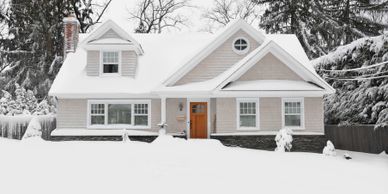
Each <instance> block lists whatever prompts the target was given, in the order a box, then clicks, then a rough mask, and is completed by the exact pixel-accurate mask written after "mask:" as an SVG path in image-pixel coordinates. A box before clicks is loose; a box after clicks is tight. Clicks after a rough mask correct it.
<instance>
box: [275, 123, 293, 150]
mask: <svg viewBox="0 0 388 194" xmlns="http://www.w3.org/2000/svg"><path fill="white" fill-rule="evenodd" d="M275 141H276V146H277V147H276V148H275V151H277V152H285V151H286V150H287V151H290V150H291V148H292V130H291V129H287V128H285V129H280V130H279V132H278V133H277V134H276V137H275Z"/></svg>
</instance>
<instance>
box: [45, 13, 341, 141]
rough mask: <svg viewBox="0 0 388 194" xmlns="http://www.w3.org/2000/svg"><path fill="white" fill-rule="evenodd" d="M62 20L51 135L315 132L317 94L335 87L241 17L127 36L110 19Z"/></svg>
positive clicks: (291, 44)
mask: <svg viewBox="0 0 388 194" xmlns="http://www.w3.org/2000/svg"><path fill="white" fill-rule="evenodd" d="M64 23H65V24H64V25H65V28H64V29H65V52H66V59H65V61H64V64H63V66H62V68H61V69H60V71H59V73H58V75H57V77H56V79H55V81H54V82H53V85H52V87H51V89H50V92H49V94H50V95H51V96H55V97H56V98H57V99H58V112H57V128H56V129H55V130H54V131H53V132H52V135H53V136H57V137H59V136H61V137H66V136H72V137H77V136H99V137H103V136H119V135H121V134H122V131H123V129H127V130H128V133H129V135H130V136H155V135H157V132H158V131H159V129H160V127H161V126H162V127H163V126H164V127H165V129H166V131H167V133H169V134H173V135H177V136H179V135H181V136H187V138H215V137H221V136H225V137H232V138H233V137H238V138H240V139H241V138H242V139H244V138H243V137H245V136H250V137H252V136H265V135H274V134H275V133H276V132H277V131H278V130H279V129H281V128H292V129H293V130H294V133H295V134H297V135H307V136H309V135H310V136H311V135H318V136H319V135H323V134H324V118H323V117H324V110H323V95H325V94H330V93H333V92H334V89H333V88H332V87H331V86H330V85H329V84H327V83H326V82H325V81H324V80H323V79H322V78H321V77H320V76H319V75H318V74H317V73H316V72H315V70H314V68H313V67H312V66H311V64H310V61H309V59H308V58H307V56H306V54H305V52H304V50H303V48H302V46H301V44H300V43H299V41H298V39H297V38H296V36H295V35H291V34H264V33H262V32H260V31H257V30H256V29H254V28H253V27H252V26H250V25H249V24H247V23H245V22H244V21H243V20H236V21H233V22H231V23H230V24H228V25H227V26H226V27H225V28H224V29H222V30H221V31H220V32H218V33H217V34H208V33H199V32H198V33H181V34H134V33H130V32H128V31H126V30H125V29H123V28H122V27H120V26H119V25H118V24H116V23H115V22H114V21H112V20H108V21H106V22H104V23H103V24H101V25H100V26H99V27H98V28H96V29H95V30H94V31H92V32H91V33H89V34H78V22H77V20H76V19H75V18H72V17H71V16H70V17H68V18H65V20H64ZM160 124H161V125H160ZM164 124H166V125H164Z"/></svg>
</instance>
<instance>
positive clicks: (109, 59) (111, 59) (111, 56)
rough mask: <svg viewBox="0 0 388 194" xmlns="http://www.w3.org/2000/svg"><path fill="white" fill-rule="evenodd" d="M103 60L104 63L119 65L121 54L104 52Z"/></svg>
mask: <svg viewBox="0 0 388 194" xmlns="http://www.w3.org/2000/svg"><path fill="white" fill-rule="evenodd" d="M102 60H103V62H104V63H119V53H118V52H104V53H103V59H102Z"/></svg>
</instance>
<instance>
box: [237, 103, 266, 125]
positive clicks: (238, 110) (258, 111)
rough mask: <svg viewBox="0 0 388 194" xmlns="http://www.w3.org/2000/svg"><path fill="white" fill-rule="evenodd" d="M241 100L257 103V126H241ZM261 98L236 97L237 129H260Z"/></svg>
mask: <svg viewBox="0 0 388 194" xmlns="http://www.w3.org/2000/svg"><path fill="white" fill-rule="evenodd" d="M240 102H255V103H256V126H255V127H240ZM259 103H260V100H259V98H236V121H237V130H239V131H256V130H260V109H259Z"/></svg>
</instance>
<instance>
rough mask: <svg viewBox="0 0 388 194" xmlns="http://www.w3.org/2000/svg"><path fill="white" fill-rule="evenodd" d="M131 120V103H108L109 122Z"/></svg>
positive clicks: (128, 121) (127, 122)
mask: <svg viewBox="0 0 388 194" xmlns="http://www.w3.org/2000/svg"><path fill="white" fill-rule="evenodd" d="M131 123H132V122H131V105H130V104H108V124H128V125H130V124H131Z"/></svg>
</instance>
